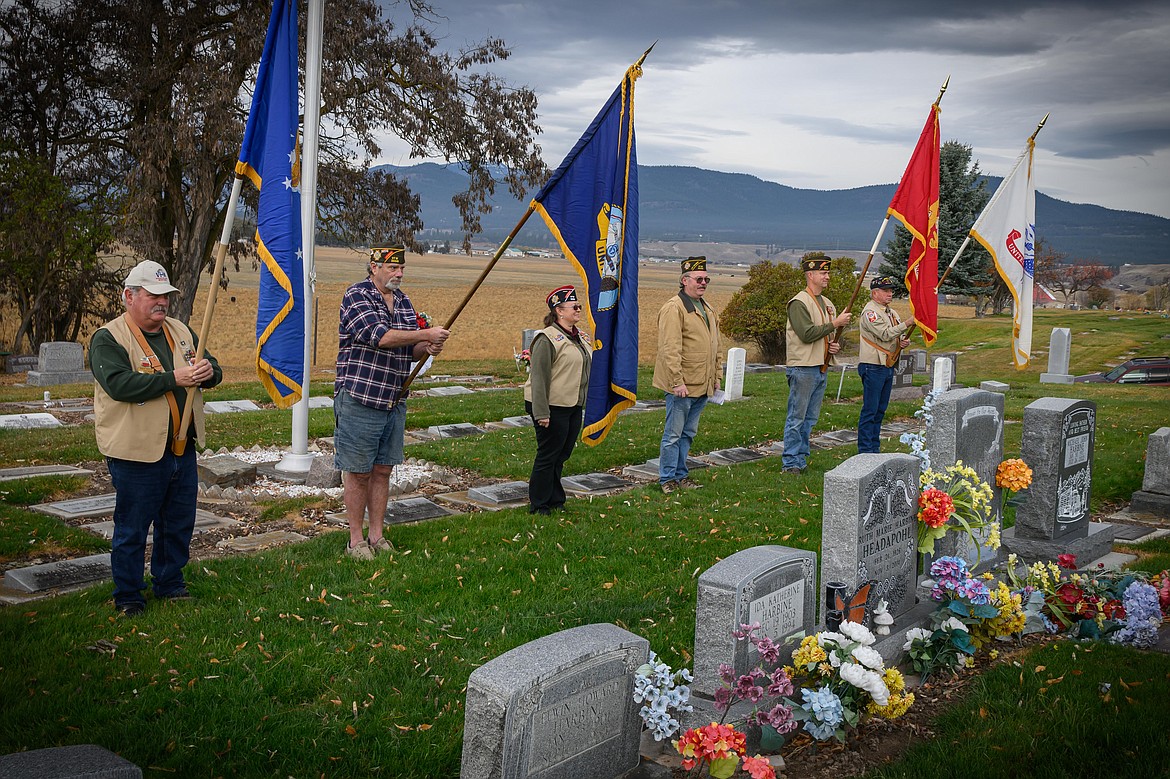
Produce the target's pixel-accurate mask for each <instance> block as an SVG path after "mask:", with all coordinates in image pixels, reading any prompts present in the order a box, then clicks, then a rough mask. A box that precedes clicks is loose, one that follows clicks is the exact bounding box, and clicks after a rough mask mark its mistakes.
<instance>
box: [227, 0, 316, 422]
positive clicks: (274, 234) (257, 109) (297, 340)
mask: <svg viewBox="0 0 1170 779" xmlns="http://www.w3.org/2000/svg"><path fill="white" fill-rule="evenodd" d="M297 77H298V68H297V4H296V0H276V2H275V3H274V5H273V7H272V18H271V19H270V20H269V22H268V35H267V37H266V38H265V39H264V54H263V55H262V56H261V57H260V69H259V71H258V72H257V74H256V89H255V91H254V92H253V93H252V110H251V111H250V112H249V114H248V125H247V127H246V129H245V130H244V143H243V146H242V148H241V149H240V161H239V162H237V163H236V173H238V174H240V175H244V176H247V177H248V178H249V179H251V181H252V183H253V184H255V185H256V189H258V190H260V206H259V209H258V211H257V214H256V244H257V247H258V250H259V253H260V258H261V260H262V261H263V262H262V264H261V268H260V302H259V307H258V309H257V312H256V372H257V374H259V376H260V381H261V382H263V384H264V388H265V389H267V390H268V394H269V396H270V397H271V398H272V401H273V402H274V403H275V404H276V405H277V406H278V407H280V408H289V407H291V406H293V405H294V404H296V403H297V401H299V400H300V399H301V394H302V388H303V386H304V378H305V376H304V373H305V291H304V272H303V264H302V256H301V192H300V167H301V164H300V155H299V153H298V150H297V127H298V125H299V121H300V111H299V108H298V101H297Z"/></svg>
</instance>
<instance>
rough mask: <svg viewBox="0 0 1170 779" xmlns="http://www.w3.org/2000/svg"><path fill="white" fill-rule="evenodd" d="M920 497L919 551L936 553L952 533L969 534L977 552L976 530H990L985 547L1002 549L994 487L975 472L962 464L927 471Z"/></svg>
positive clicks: (923, 475) (921, 478) (961, 462)
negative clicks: (941, 541)
mask: <svg viewBox="0 0 1170 779" xmlns="http://www.w3.org/2000/svg"><path fill="white" fill-rule="evenodd" d="M919 482H920V485H921V488H922V491H921V492H920V493H919V495H918V551H919V552H922V553H924V554H933V553H934V544H935V542H936V541H938V540H939V539H940V538H942V537H943V536H944V535H946V534H947V532H948V531H949V530H952V529H958V530H960V531H961V532H964V533H966V534H967V536H968V537H970V539H971V540H972V542H973V543H974V545H975V548H976V549H979V548H980V546H981V545H980V543H979V539H978V538H977V537H976V536H975V531H976V530H982V529H987V531H988V536H987V539H986V540H985V541H984V543H986V544H987V546H988V547H989V548H991V549H998V548H999V522H998V520H996V519H995V518H994V517H993V514H992V506H991V500H992V497H993V496H992V493H991V486H990V485H988V483H987V482H985V481H983V480H982V479H980V478H979V475H978V474H977V473H975V469H974V468H970V467H968V466H966V465H963V461H962V460H959V461H958V462H956V463H955V464H954V465H948V466H946V467H945V468H943V469H942V470H941V471H935V470H932V469H931V468H929V467H927V468H925V469H923V471H922V474H921V476H920V477H919ZM976 565H978V562H976Z"/></svg>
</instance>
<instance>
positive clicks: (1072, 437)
mask: <svg viewBox="0 0 1170 779" xmlns="http://www.w3.org/2000/svg"><path fill="white" fill-rule="evenodd" d="M1096 427H1097V404H1096V403H1094V402H1092V401H1089V400H1075V399H1072V398H1040V399H1039V400H1036V401H1033V402H1032V403H1029V404H1028V405H1027V406H1025V407H1024V432H1023V440H1022V442H1021V444H1020V456H1021V457H1022V458H1023V460H1024V462H1026V463H1027V464H1028V466H1029V467H1030V468H1031V469H1032V485H1031V486H1030V487H1029V488H1028V489H1027V490H1026V491H1025V492H1024V493H1023V495H1022V497H1023V498H1024V502H1023V504H1022V505H1021V506H1019V507H1018V508H1017V509H1016V526H1015V527H1013V528H1009V529H1008V530H1007V531H1006V532H1005V533H1004V537H1003V543H1004V547H1005V548H1006V549H1008V550H1009V551H1012V552H1015V553H1016V554H1017V555H1019V556H1020V557H1021V558H1023V559H1024V560H1028V561H1033V560H1055V559H1056V557H1057V556H1058V555H1060V554H1073V555H1076V557H1077V559H1078V560H1079V561H1080V562H1081V563H1088V562H1090V561H1092V560H1096V559H1097V558H1098V557H1101V556H1103V555H1105V554H1107V553H1108V552H1109V551H1110V550H1111V549H1112V546H1113V529H1112V526H1110V525H1107V524H1105V523H1091V522H1090V521H1089V500H1090V498H1091V495H1092V484H1093V445H1094V440H1095V436H1096Z"/></svg>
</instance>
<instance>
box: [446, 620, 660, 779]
mask: <svg viewBox="0 0 1170 779" xmlns="http://www.w3.org/2000/svg"><path fill="white" fill-rule="evenodd" d="M649 653H650V644H649V642H648V641H647V640H646V639H644V638H642V637H641V636H636V635H634V634H633V633H630V632H629V631H627V630H623V629H622V628H619V627H617V626H616V625H609V624H593V625H583V626H581V627H576V628H570V629H569V630H562V631H560V632H559V633H553V634H552V635H549V636H545V637H544V638H538V639H536V640H535V641H530V642H528V643H527V644H523V645H521V646H518V647H516V648H515V649H512V650H510V651H508V652H506V653H504V654H502V655H500V656H499V657H497V658H495V659H494V660H490V661H488V662H487V663H485V664H484V665H482V666H480V667H479V668H477V669H475V670H474V671H472V673H471V676H470V678H469V679H468V680H467V700H466V705H465V707H464V709H465V712H466V713H465V716H464V726H463V760H462V770H461V772H460V776H461V777H462V779H554V778H555V779H593V778H594V777H597V778H599V779H607V778H609V777H619V776H621V775H622V774H624V773H625V772H627V771H630V770H631V769H633V768H635V767H636V766H637V765H638V762H639V757H638V741H639V738H640V732H641V729H642V721H641V718H640V717H639V716H638V708H639V705H638V704H637V703H636V702H635V701H634V697H633V693H634V672H635V671H636V670H637V669H638V667H639V666H641V665H642V664H643V663H645V662H646V660H647V659H648V657H649Z"/></svg>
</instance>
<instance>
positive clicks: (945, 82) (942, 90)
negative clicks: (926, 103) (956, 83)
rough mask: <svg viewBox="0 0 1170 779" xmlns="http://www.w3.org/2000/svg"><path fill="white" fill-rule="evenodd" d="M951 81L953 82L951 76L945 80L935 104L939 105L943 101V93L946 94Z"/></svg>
mask: <svg viewBox="0 0 1170 779" xmlns="http://www.w3.org/2000/svg"><path fill="white" fill-rule="evenodd" d="M950 83H951V77H950V76H947V80H946V81H944V82H943V85H942V87H941V88H939V90H938V97H936V98H935V99H934V104H935V106H938V104H939V103H941V102H942V99H943V95H945V94H946V93H947V86H949V85H950Z"/></svg>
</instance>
